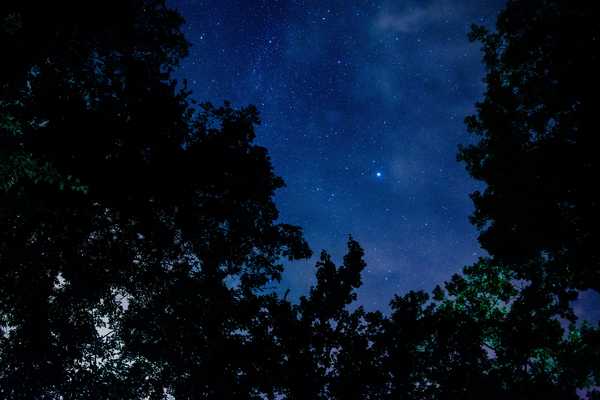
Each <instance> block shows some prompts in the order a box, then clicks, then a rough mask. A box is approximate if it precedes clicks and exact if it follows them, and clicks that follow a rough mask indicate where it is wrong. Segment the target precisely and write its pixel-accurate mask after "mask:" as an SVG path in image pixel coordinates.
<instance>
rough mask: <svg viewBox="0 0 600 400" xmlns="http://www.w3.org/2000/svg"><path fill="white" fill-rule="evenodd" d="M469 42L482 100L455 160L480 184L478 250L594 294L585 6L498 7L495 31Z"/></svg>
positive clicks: (595, 36) (594, 163)
mask: <svg viewBox="0 0 600 400" xmlns="http://www.w3.org/2000/svg"><path fill="white" fill-rule="evenodd" d="M471 38H472V39H473V40H478V41H480V42H481V43H482V44H483V51H484V61H485V65H486V68H487V74H486V78H485V83H486V93H485V98H484V99H483V100H482V101H481V102H480V103H478V104H477V114H476V115H475V116H472V117H469V118H468V119H467V125H468V128H469V130H470V131H471V132H472V133H474V134H475V135H476V136H477V138H478V142H477V143H476V144H474V145H470V146H466V147H464V148H462V149H461V151H460V155H459V158H460V159H461V160H463V161H464V162H465V163H466V166H467V169H468V171H469V173H470V174H471V175H472V176H473V177H475V178H476V179H479V180H481V181H483V182H484V183H485V184H486V185H487V187H486V189H485V190H484V191H483V192H475V193H473V195H472V198H473V200H474V203H475V207H476V211H475V213H474V215H473V217H472V220H473V222H474V223H475V224H476V226H477V227H478V228H479V229H480V231H481V235H480V238H479V239H480V242H481V244H482V246H483V247H484V248H485V249H486V250H488V251H489V252H490V253H491V254H492V255H493V256H494V257H496V258H497V260H498V261H500V262H501V263H506V264H508V265H521V266H525V265H526V264H527V263H528V262H529V261H530V260H532V259H539V260H542V261H543V262H544V263H545V271H546V273H547V274H549V275H550V276H554V277H555V278H554V279H555V285H557V286H561V285H562V286H566V287H574V288H579V289H586V288H594V289H596V290H600V267H599V261H600V260H599V254H598V251H597V246H596V241H597V238H598V237H599V235H600V231H599V227H600V224H598V215H600V210H599V204H600V203H599V202H598V194H597V190H596V188H595V186H594V181H595V180H596V179H597V177H598V176H599V172H600V171H599V162H598V157H597V154H596V149H597V147H598V143H599V142H598V135H597V134H596V131H597V130H598V120H597V115H596V112H595V106H594V104H595V98H596V97H597V92H598V89H599V88H600V81H599V75H598V71H599V70H600V65H599V64H600V63H599V57H600V56H599V54H600V52H599V50H600V46H599V43H600V42H599V38H600V25H599V24H598V22H597V13H596V12H595V8H594V4H593V3H592V2H572V1H566V0H534V1H508V3H507V5H506V8H505V9H504V10H503V11H502V12H501V14H500V15H499V17H498V21H497V27H496V30H495V31H493V32H489V31H487V30H485V29H484V28H481V27H475V28H474V29H473V31H472V33H471ZM534 269H536V268H535V267H533V268H529V267H525V268H524V270H527V271H530V272H531V271H532V270H534Z"/></svg>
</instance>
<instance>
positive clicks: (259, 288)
mask: <svg viewBox="0 0 600 400" xmlns="http://www.w3.org/2000/svg"><path fill="white" fill-rule="evenodd" d="M586 7H587V6H585V5H583V4H579V3H578V4H577V5H572V6H567V3H566V2H562V1H542V0H536V1H531V2H523V1H511V2H509V4H508V6H507V8H506V10H505V11H504V12H503V13H502V14H501V15H500V18H499V20H498V21H499V22H498V27H497V32H487V31H485V30H483V29H481V28H476V29H475V30H474V33H473V37H474V38H475V39H479V40H482V41H483V43H484V50H485V55H486V57H485V62H486V65H487V67H488V74H487V87H488V91H487V94H486V97H485V99H484V100H483V101H482V102H481V103H480V105H479V106H478V115H477V116H474V117H472V118H470V119H469V121H468V123H469V126H470V128H471V130H472V131H473V132H475V133H477V134H478V135H479V136H480V137H481V141H480V142H479V143H477V144H475V145H473V146H470V147H466V148H464V149H463V150H462V151H461V158H462V159H463V160H465V161H466V163H467V166H468V168H469V171H470V172H471V173H472V174H473V176H474V177H475V178H478V179H481V180H483V181H484V182H485V183H486V184H488V187H487V189H486V191H485V192H484V193H478V194H475V195H474V199H475V201H476V207H477V211H476V214H475V216H474V222H475V223H476V224H477V225H478V226H479V227H480V228H481V229H482V237H481V242H482V244H483V245H484V246H485V247H486V249H488V250H489V251H490V254H491V257H490V258H489V259H480V260H479V261H478V262H477V263H475V264H474V265H472V266H469V267H467V268H465V269H464V271H463V273H462V274H461V275H456V276H454V277H453V278H452V279H451V280H450V281H449V282H446V283H445V284H444V285H442V286H440V287H437V288H436V289H435V290H434V291H433V293H432V294H431V295H429V294H427V293H424V292H410V293H408V294H405V295H403V296H396V297H395V298H394V299H393V300H392V302H391V303H390V305H391V310H390V313H389V314H388V315H385V314H383V313H381V312H367V311H365V310H364V309H363V308H362V307H355V304H353V302H354V301H355V300H356V292H355V291H356V289H357V288H359V287H360V285H361V273H362V271H363V269H364V268H365V262H364V260H363V256H364V254H363V250H362V248H361V247H360V245H359V244H358V243H357V242H356V241H355V240H353V239H352V238H349V240H348V248H347V254H346V256H345V257H344V259H343V262H342V264H341V265H339V266H337V265H336V264H335V262H334V261H333V260H332V258H331V256H330V255H329V254H327V253H326V252H322V253H321V256H320V258H319V260H318V262H317V264H316V284H315V286H314V287H313V288H312V289H311V290H310V292H309V293H308V294H307V295H306V296H304V297H302V298H301V299H300V300H299V301H298V302H296V303H293V302H291V301H290V300H288V299H287V296H280V295H278V294H275V293H273V292H272V291H269V290H266V288H267V284H269V283H271V282H276V281H278V280H279V278H280V276H281V272H282V268H283V267H282V260H283V259H285V258H287V259H291V260H293V259H299V258H306V257H308V256H310V255H311V252H310V249H309V248H308V246H307V244H306V242H305V241H304V239H303V237H302V231H301V229H300V228H298V227H295V226H290V225H286V224H281V223H278V222H276V221H277V218H278V215H277V210H276V207H275V205H274V203H273V194H274V192H275V190H277V189H278V188H280V187H281V186H282V185H283V182H282V180H281V179H280V178H279V177H277V176H276V175H275V174H274V172H273V169H272V166H271V163H270V160H269V158H268V155H267V152H266V150H265V149H264V148H262V147H260V146H257V145H256V144H254V143H253V139H254V129H255V126H256V124H258V123H259V118H258V114H257V111H256V110H255V109H254V108H253V107H247V108H244V109H240V110H236V109H233V108H232V107H231V106H230V105H228V104H225V105H224V106H222V107H215V106H212V105H210V104H202V105H197V104H195V103H194V102H193V101H192V100H191V98H190V93H189V92H188V91H187V90H186V88H185V84H183V83H178V82H176V81H175V80H174V79H173V78H172V77H171V73H172V71H173V70H174V68H175V67H176V66H177V63H178V61H179V59H180V58H181V57H183V56H184V55H185V54H186V49H187V43H186V41H185V39H184V38H183V36H182V34H181V32H180V26H181V23H182V19H181V17H180V16H179V15H178V14H177V13H176V12H174V11H172V10H170V9H169V8H168V7H166V5H165V3H164V1H162V0H120V1H113V0H109V1H104V2H99V1H91V2H83V3H82V2H74V1H67V0H63V1H59V2H51V3H50V2H46V3H44V2H36V1H33V0H26V1H23V0H20V1H14V0H9V1H4V2H2V3H1V4H0V20H1V29H0V44H2V46H3V48H4V49H5V53H6V54H10V57H7V58H5V60H3V63H0V397H1V398H6V399H147V398H151V399H161V398H176V399H195V398H199V399H265V398H268V399H280V398H285V399H297V400H305V399H311V400H312V399H344V400H347V399H404V398H407V399H423V400H425V399H480V398H489V399H498V400H499V399H508V398H510V399H531V398H544V399H578V398H579V397H580V396H590V398H598V396H600V394H598V393H596V394H594V392H593V391H594V388H596V390H597V387H598V386H600V331H599V330H598V328H594V327H592V326H591V325H589V324H587V323H581V322H578V321H577V320H576V316H575V315H574V314H573V312H572V309H571V303H570V300H572V299H573V298H574V297H575V296H576V295H577V290H580V289H587V288H593V289H596V290H598V268H597V255H596V254H595V252H594V248H593V241H594V240H595V239H597V238H598V233H597V232H596V231H595V229H597V228H596V227H595V224H593V221H594V220H593V218H594V216H595V208H597V201H596V200H595V197H594V194H593V192H592V186H593V185H590V184H589V183H590V182H591V181H592V180H593V177H594V176H596V174H595V171H596V168H597V162H596V161H595V159H594V158H593V144H594V143H595V142H594V140H596V139H595V138H594V137H593V136H592V132H591V130H592V129H593V128H594V125H593V122H594V121H593V119H592V117H591V111H590V109H591V103H590V101H591V100H590V96H591V93H592V92H591V89H592V88H593V84H594V82H595V81H593V79H594V77H595V75H594V74H593V73H592V72H593V71H594V68H595V67H594V66H595V65H596V64H597V55H596V54H591V53H590V49H593V48H594V47H593V46H594V44H595V43H596V38H597V37H598V36H597V34H596V31H594V29H597V24H594V21H593V19H592V15H593V14H592V13H591V12H590V11H589V10H587V9H586ZM559 17H560V18H561V21H562V22H560V23H559V22H558V19H559ZM524 21H527V23H525V22H524ZM564 24H566V26H565V25H564ZM586 51H587V52H588V54H587V55H585V54H584V53H585V52H586ZM559 61H560V62H559ZM584 81H586V82H587V85H586V84H584ZM559 147H560V151H559ZM593 396H596V397H593Z"/></svg>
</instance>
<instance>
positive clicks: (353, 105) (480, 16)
mask: <svg viewBox="0 0 600 400" xmlns="http://www.w3.org/2000/svg"><path fill="white" fill-rule="evenodd" d="M503 3H504V1H502V0H396V1H388V0H373V1H360V0H343V1H327V0H306V1H302V0H287V1H276V0H270V1H258V0H256V1H248V0H246V1H243V0H236V1H224V0H214V1H213V0H172V1H170V4H171V6H174V7H176V8H177V9H179V11H180V12H181V13H182V14H183V16H184V17H185V19H186V25H185V27H184V29H185V32H186V35H187V38H188V40H189V41H190V42H191V44H192V48H191V50H190V55H189V57H188V58H187V59H185V60H184V62H183V63H182V65H181V68H180V70H179V71H178V73H177V74H178V76H179V77H181V78H187V80H188V83H189V86H190V89H192V90H193V93H194V98H196V99H198V100H199V101H211V102H213V103H215V104H220V103H222V102H223V101H224V100H229V101H231V102H232V103H233V105H234V106H244V105H247V104H254V105H256V106H257V107H258V109H259V110H260V112H261V115H262V121H263V122H262V124H261V125H260V127H259V128H258V130H257V135H258V138H257V141H258V143H259V144H261V145H263V146H266V147H267V148H268V149H269V152H270V155H271V157H272V161H273V164H274V167H275V170H276V172H277V173H278V174H279V175H280V176H282V177H283V178H284V179H285V181H286V183H287V187H286V188H285V189H282V190H281V191H279V193H278V194H277V197H276V201H277V204H278V207H279V210H280V212H281V220H282V221H284V222H287V223H292V224H297V225H300V226H302V227H303V228H304V230H305V234H306V238H307V240H308V241H309V244H310V245H311V247H312V249H313V250H314V251H315V253H316V255H318V254H319V252H320V250H321V249H327V250H328V251H329V252H330V253H331V254H332V255H333V256H334V258H335V259H336V260H337V261H340V262H341V257H342V256H343V254H344V250H345V244H346V241H347V237H348V235H349V234H352V235H353V236H354V237H355V238H356V239H357V240H358V241H359V242H360V243H361V245H362V246H363V247H364V249H365V251H366V259H367V262H368V267H367V269H366V270H365V273H364V276H363V282H364V283H363V286H362V288H361V289H360V291H359V303H360V304H363V305H364V306H365V307H366V308H367V309H385V308H386V307H387V305H388V302H389V300H390V299H391V298H392V296H393V295H394V294H395V293H404V292H406V291H408V290H411V289H426V290H430V289H432V288H433V287H434V286H435V285H436V284H438V283H441V282H443V281H444V280H445V279H448V278H449V277H450V276H451V275H452V274H453V273H455V272H459V271H460V270H461V269H462V267H463V266H464V265H467V264H470V263H472V262H473V261H475V260H476V259H477V257H479V256H482V255H484V252H483V251H482V250H481V249H480V248H479V245H478V243H477V240H476V236H477V233H476V231H475V229H474V228H473V227H472V226H471V225H470V224H469V222H468V215H469V214H470V213H471V212H472V204H471V200H470V199H469V197H468V194H469V193H470V192H472V191H473V190H475V189H476V188H478V187H481V184H480V183H477V182H475V181H474V180H472V179H471V178H470V177H469V176H468V174H467V173H466V171H465V170H464V168H463V166H462V165H461V164H459V163H458V162H457V161H456V153H457V146H458V144H459V143H468V142H469V141H470V140H472V139H471V138H470V135H469V134H468V133H467V132H466V129H465V127H464V123H463V119H464V117H465V116H466V115H468V114H470V113H472V112H473V110H474V103H475V102H476V101H477V100H478V99H480V98H481V97H482V95H483V90H484V85H483V82H482V78H483V73H484V71H483V67H482V64H481V53H480V48H479V45H477V44H474V43H469V41H468V39H467V36H466V35H467V32H468V31H469V26H470V25H471V24H472V23H477V24H483V25H488V26H491V25H493V23H494V21H495V16H496V14H497V12H498V11H499V10H500V8H501V7H502V6H503ZM314 261H315V258H313V259H312V260H310V261H308V262H295V263H293V264H292V265H290V266H288V268H287V272H286V273H285V276H284V280H283V282H282V285H283V286H282V287H283V288H288V287H289V288H290V289H291V292H292V296H298V295H301V294H303V293H305V292H306V290H307V288H308V287H309V286H310V284H311V283H313V279H314V268H313V267H312V265H313V264H314Z"/></svg>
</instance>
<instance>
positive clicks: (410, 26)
mask: <svg viewBox="0 0 600 400" xmlns="http://www.w3.org/2000/svg"><path fill="white" fill-rule="evenodd" d="M460 8H461V7H460V6H459V5H457V4H454V2H452V1H449V0H436V1H433V2H430V3H429V4H426V5H416V6H414V7H407V8H406V9H404V10H401V11H393V10H389V9H388V10H386V11H383V12H382V13H381V14H379V16H378V17H377V20H376V26H377V28H379V29H381V30H392V31H397V32H402V33H410V32H416V31H418V30H419V29H422V28H423V27H424V26H426V25H429V24H432V23H435V22H439V21H444V20H450V19H454V18H456V17H457V16H458V15H459V14H460V11H461V10H459V9H460Z"/></svg>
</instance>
